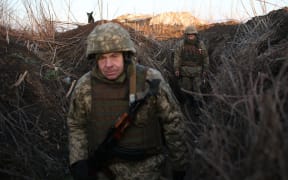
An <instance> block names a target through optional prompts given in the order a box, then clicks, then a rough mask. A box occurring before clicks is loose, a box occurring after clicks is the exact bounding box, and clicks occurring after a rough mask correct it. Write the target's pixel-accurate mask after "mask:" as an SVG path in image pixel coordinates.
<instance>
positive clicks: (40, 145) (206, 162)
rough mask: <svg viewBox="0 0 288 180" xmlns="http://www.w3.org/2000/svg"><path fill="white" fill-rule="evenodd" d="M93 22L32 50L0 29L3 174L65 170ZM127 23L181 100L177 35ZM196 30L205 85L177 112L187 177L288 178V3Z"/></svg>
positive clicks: (41, 175) (58, 175)
mask: <svg viewBox="0 0 288 180" xmlns="http://www.w3.org/2000/svg"><path fill="white" fill-rule="evenodd" d="M99 23H103V22H96V23H95V24H88V25H86V26H81V27H78V28H77V29H74V30H71V31H68V32H65V33H61V34H57V35H56V37H55V39H53V41H52V42H51V41H41V43H39V42H38V45H39V50H38V51H36V52H35V51H34V52H32V51H31V49H29V50H28V49H27V48H26V46H23V45H21V44H20V43H19V42H20V41H19V37H17V35H15V34H17V33H11V35H10V39H9V44H8V41H7V40H6V38H5V37H6V36H5V35H6V32H5V30H4V28H0V30H1V36H0V72H1V73H0V83H1V86H0V126H1V128H0V145H1V149H0V176H1V179H11V180H12V179H17V180H18V179H53V180H54V179H63V178H64V177H65V176H66V175H67V174H68V173H69V171H68V168H67V167H68V147H67V142H68V139H67V128H66V114H67V110H68V102H69V89H70V86H71V83H70V84H69V83H68V84H67V83H65V82H66V81H67V77H69V78H70V80H71V82H72V81H73V80H77V79H78V78H79V77H80V76H81V75H82V74H83V73H85V72H86V71H88V70H89V69H90V68H91V65H92V62H88V61H87V60H86V59H85V45H86V44H85V40H86V37H87V35H88V34H89V33H90V32H91V30H92V29H93V28H94V27H95V26H96V25H97V24H99ZM123 26H124V27H125V28H127V30H128V31H129V32H130V34H131V36H132V38H133V41H134V42H135V44H136V48H137V51H138V55H137V56H138V58H139V63H141V64H145V65H148V66H151V67H155V68H157V69H158V70H160V71H161V72H162V73H163V75H164V77H165V78H166V79H167V81H168V82H169V83H170V85H171V87H172V89H173V90H174V92H175V95H176V97H178V98H179V100H180V101H181V94H180V90H179V88H178V87H177V83H176V82H177V81H176V79H175V77H174V75H173V69H172V58H173V48H174V45H175V42H176V41H177V40H178V39H179V38H180V37H179V34H177V33H175V30H174V31H173V33H171V34H170V35H169V32H168V30H167V29H165V31H163V32H165V34H164V35H163V36H159V37H161V38H160V39H155V38H151V37H149V36H148V37H147V36H144V35H143V32H141V33H139V32H136V31H134V30H133V29H132V28H130V27H128V26H125V25H123ZM199 30H200V35H201V37H202V38H203V39H204V41H205V43H206V45H207V47H208V50H209V56H210V61H211V68H210V74H209V82H210V84H209V85H210V88H209V91H205V94H203V95H205V100H206V101H205V102H203V103H204V106H203V108H201V112H202V113H201V115H200V116H199V117H197V116H195V115H194V114H193V112H194V109H190V110H191V111H189V112H192V113H186V112H187V111H185V110H184V109H183V112H184V113H185V115H186V117H187V126H189V128H190V131H189V132H188V133H189V138H190V140H189V145H190V147H191V169H189V172H188V174H187V178H186V179H193V180H210V179H211V180H212V179H213V180H217V179H219V180H220V179H221V180H222V179H225V180H228V179H233V180H243V179H247V180H271V179H279V180H284V179H288V173H287V169H288V164H287V162H288V157H287V156H288V153H287V152H288V142H287V139H288V138H287V132H288V130H287V127H288V113H287V109H288V107H287V106H288V102H287V97H288V75H287V72H288V63H287V60H288V36H287V34H288V33H287V32H288V9H287V8H283V9H280V10H278V11H274V12H271V13H269V14H268V15H266V16H262V17H254V18H252V19H251V20H250V21H248V22H247V23H245V24H235V23H226V24H214V25H210V26H208V27H199ZM163 37H169V38H164V39H163ZM24 40H25V39H23V41H24ZM48 42H49V43H48ZM188 93H189V92H188ZM182 108H183V107H182ZM189 108H191V107H188V109H189Z"/></svg>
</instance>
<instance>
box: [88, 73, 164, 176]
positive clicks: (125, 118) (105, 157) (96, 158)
mask: <svg viewBox="0 0 288 180" xmlns="http://www.w3.org/2000/svg"><path fill="white" fill-rule="evenodd" d="M147 82H148V83H149V85H150V88H149V91H148V92H147V93H146V94H145V95H144V97H143V98H141V99H137V100H136V101H135V102H134V103H132V104H131V105H130V107H129V110H128V112H124V113H123V114H122V115H121V116H119V117H118V119H117V121H116V123H115V124H114V125H113V126H112V127H111V128H110V129H109V131H108V133H107V136H106V137H105V139H104V140H103V142H102V143H101V144H100V145H99V146H98V148H97V149H96V150H95V151H94V153H93V155H92V156H91V157H89V158H88V160H87V163H88V167H89V169H92V170H93V171H99V170H101V169H102V168H103V167H105V165H106V163H107V162H108V161H109V159H111V158H112V157H113V152H112V149H113V147H115V146H116V145H117V143H118V141H119V140H120V139H121V138H122V136H123V134H124V132H125V130H126V129H127V128H128V127H129V126H130V124H131V123H132V122H133V120H134V118H135V114H136V112H137V110H138V109H139V108H140V107H141V106H142V105H143V103H144V102H145V101H146V99H147V98H148V97H150V96H154V95H156V93H157V92H158V87H159V83H160V80H159V79H154V80H151V81H147Z"/></svg>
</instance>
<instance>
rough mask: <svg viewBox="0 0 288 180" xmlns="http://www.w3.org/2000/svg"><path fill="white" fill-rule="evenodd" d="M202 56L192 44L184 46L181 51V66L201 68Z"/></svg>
mask: <svg viewBox="0 0 288 180" xmlns="http://www.w3.org/2000/svg"><path fill="white" fill-rule="evenodd" d="M203 58H204V56H203V54H202V53H201V52H200V50H199V48H198V47H197V46H196V45H194V44H184V46H183V48H182V51H181V59H182V64H181V65H182V66H192V67H195V66H202V64H203Z"/></svg>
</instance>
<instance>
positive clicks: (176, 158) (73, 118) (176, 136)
mask: <svg viewBox="0 0 288 180" xmlns="http://www.w3.org/2000/svg"><path fill="white" fill-rule="evenodd" d="M91 74H93V71H92V72H91V71H90V72H88V73H86V74H85V75H83V76H82V77H81V78H80V79H79V80H78V82H77V85H76V87H75V89H74V92H73V95H72V97H71V103H70V109H69V113H68V119H67V125H68V128H69V150H70V154H69V159H70V164H73V163H74V162H76V161H79V160H82V159H86V158H87V157H88V147H87V146H88V142H87V134H86V132H87V131H86V127H87V126H89V124H87V122H88V121H87V120H88V119H89V117H90V115H91V98H92V94H91V93H92V92H91V79H90V78H91ZM146 79H147V80H151V79H160V80H161V83H160V85H159V93H158V95H157V98H156V101H157V102H156V103H157V112H156V113H158V115H159V118H160V122H161V124H162V128H163V136H164V138H165V142H166V144H167V149H168V155H169V159H170V160H171V161H172V168H173V169H174V170H182V171H183V170H185V169H186V168H187V166H188V163H189V157H188V154H189V153H188V148H187V145H186V143H185V140H186V137H185V132H186V131H185V125H184V123H185V122H184V117H183V114H182V113H181V110H180V109H179V104H178V102H177V100H176V98H175V96H174V95H173V93H172V90H171V88H170V86H169V85H168V83H167V82H166V81H165V80H164V79H163V77H162V75H161V74H160V72H159V71H157V70H155V69H152V68H149V69H148V71H147V75H146ZM148 109H149V107H147V105H146V104H144V105H143V106H142V107H141V112H139V113H141V114H142V113H143V114H145V111H148ZM146 114H149V113H146ZM138 117H139V118H141V116H138ZM143 118H145V119H146V118H149V117H147V115H146V116H143ZM145 119H143V121H145ZM164 157H165V155H164V154H159V155H154V156H151V157H150V158H148V159H145V160H143V161H127V160H121V162H115V163H112V164H111V165H110V166H109V168H110V169H111V171H112V172H113V173H114V174H115V175H116V179H125V180H127V179H128V180H129V179H161V178H162V177H161V176H160V169H161V166H162V165H163V164H164V162H165V158H164Z"/></svg>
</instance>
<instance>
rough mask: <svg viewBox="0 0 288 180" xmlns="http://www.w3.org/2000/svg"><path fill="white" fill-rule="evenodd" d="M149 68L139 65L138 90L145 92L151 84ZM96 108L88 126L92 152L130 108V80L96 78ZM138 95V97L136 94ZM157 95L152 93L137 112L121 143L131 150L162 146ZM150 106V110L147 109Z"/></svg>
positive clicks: (93, 87)
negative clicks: (147, 74) (110, 82)
mask: <svg viewBox="0 0 288 180" xmlns="http://www.w3.org/2000/svg"><path fill="white" fill-rule="evenodd" d="M146 71H147V69H146V68H144V67H142V66H137V68H136V92H137V93H138V94H139V93H140V94H141V92H144V91H145V90H146V89H147V88H149V87H147V86H148V84H147V83H145V81H146ZM91 80H92V110H91V119H90V120H89V121H90V122H89V123H88V124H89V127H88V129H89V130H88V133H87V134H88V144H89V152H90V153H91V152H92V151H93V150H95V149H96V147H97V146H98V145H99V144H100V143H101V142H102V141H103V140H104V138H105V137H106V135H107V131H108V130H109V128H110V127H111V126H112V125H113V124H115V122H116V120H117V118H118V117H119V116H120V115H121V114H123V113H124V112H127V111H128V109H129V100H128V99H129V98H128V96H129V85H128V84H129V80H127V79H126V80H125V82H124V83H118V84H107V83H105V82H102V81H100V80H98V79H96V78H93V77H92V79H91ZM136 98H137V97H136ZM155 98H156V97H154V96H151V97H149V98H148V99H147V101H146V102H145V103H144V105H143V106H142V107H140V108H139V110H138V111H137V115H136V118H135V119H134V120H133V123H132V124H131V125H130V126H129V127H128V128H127V129H126V130H125V132H124V135H123V136H122V138H121V139H120V141H119V143H118V146H119V147H121V148H127V149H159V147H161V145H162V135H161V128H160V124H159V120H158V119H157V116H156V114H157V113H155V109H156V108H155V103H156V101H155ZM145 108H146V109H145Z"/></svg>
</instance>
